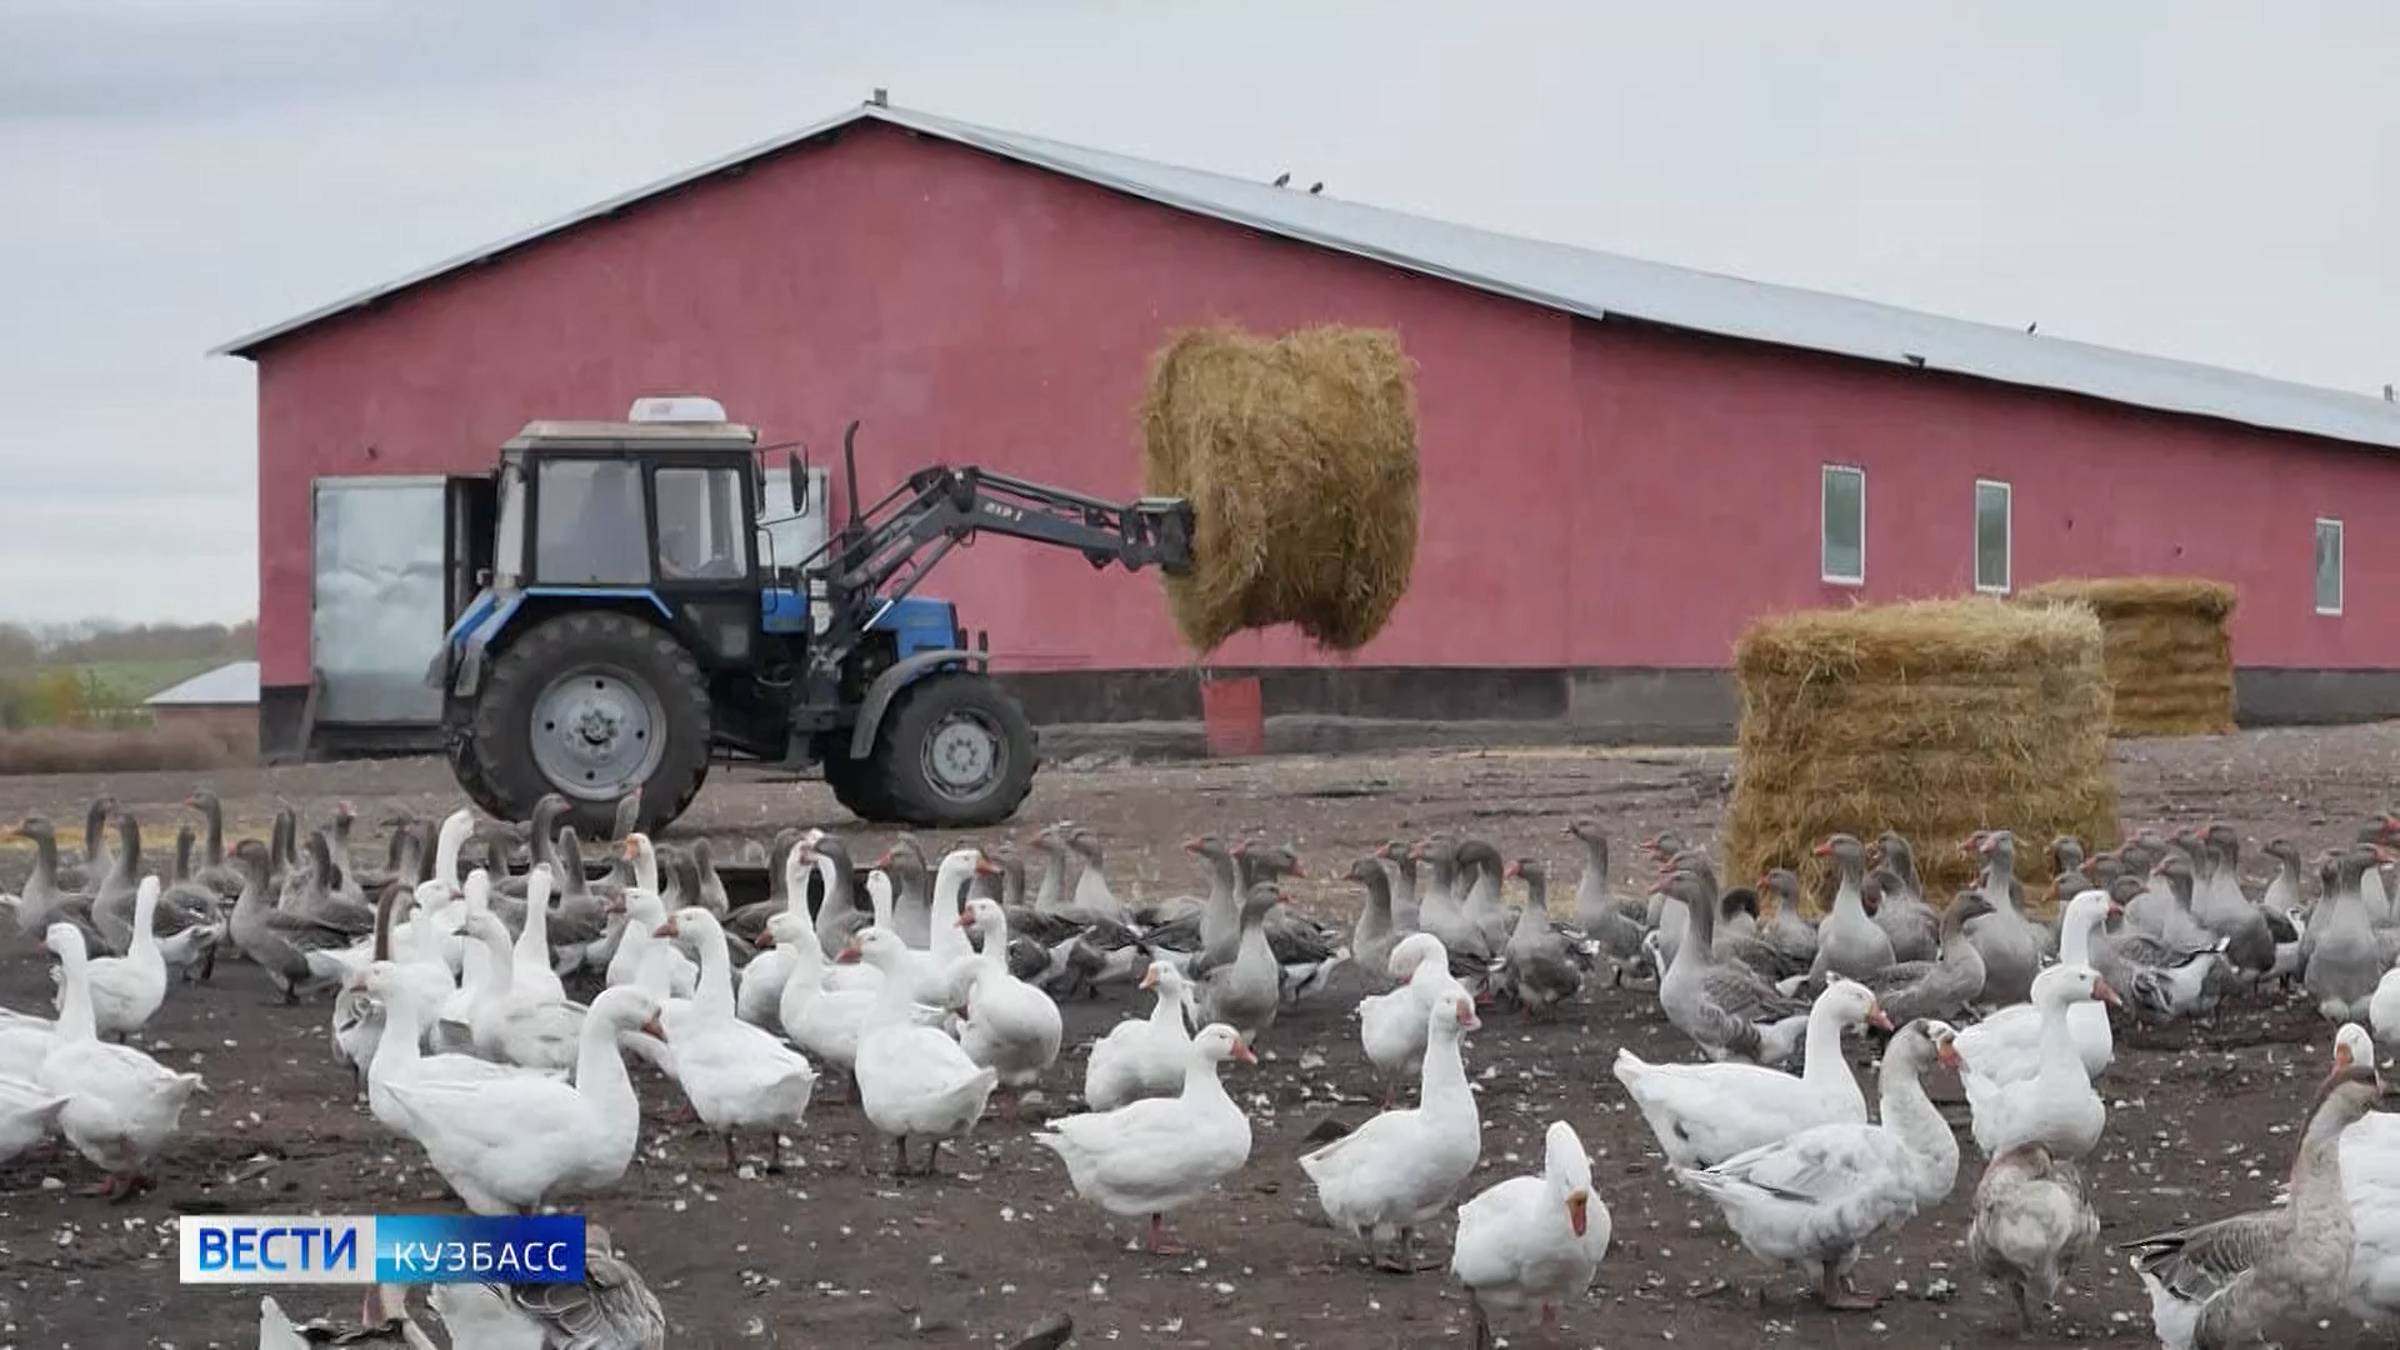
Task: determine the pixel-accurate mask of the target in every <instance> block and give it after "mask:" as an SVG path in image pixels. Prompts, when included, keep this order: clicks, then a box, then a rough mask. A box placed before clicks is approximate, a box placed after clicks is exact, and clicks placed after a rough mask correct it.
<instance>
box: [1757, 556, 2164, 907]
mask: <svg viewBox="0 0 2400 1350" xmlns="http://www.w3.org/2000/svg"><path fill="white" fill-rule="evenodd" d="M1734 667H1735V672H1736V674H1737V676H1738V677H1739V679H1740V681H1741V690H1742V719H1741V732H1740V738H1739V743H1740V750H1741V757H1740V763H1739V766H1738V769H1737V771H1736V775H1735V781H1734V790H1733V803H1732V806H1731V809H1730V810H1729V811H1728V813H1727V819H1726V856H1727V858H1728V860H1729V862H1730V865H1731V867H1732V872H1731V875H1733V876H1741V877H1746V876H1756V875H1758V874H1759V873H1760V872H1761V871H1763V870H1764V869H1766V868H1769V867H1778V866H1781V867H1791V868H1794V869H1795V870H1797V871H1799V873H1800V874H1801V877H1802V880H1803V882H1804V883H1805V887H1804V891H1803V893H1804V894H1814V893H1816V888H1817V883H1818V881H1819V880H1820V874H1821V871H1822V867H1821V864H1820V860H1819V859H1817V858H1816V857H1814V856H1813V855H1812V854H1811V852H1810V850H1811V849H1812V848H1813V847H1814V845H1815V844H1816V843H1817V842H1818V841H1819V840H1821V839H1823V838H1824V837H1825V836H1827V835H1829V834H1834V833H1848V834H1854V835H1857V836H1859V837H1860V838H1862V839H1869V840H1871V839H1873V838H1874V837H1875V836H1876V835H1878V834H1880V833H1881V832H1883V831H1884V830H1887V829H1892V830H1898V831H1899V832H1900V833H1902V834H1904V835H1906V836H1908V838H1909V839H1910V840H1912V841H1914V842H1915V843H1916V845H1917V858H1918V864H1919V870H1920V872H1921V873H1922V876H1923V879H1924V882H1925V887H1926V894H1927V897H1928V898H1929V899H1931V900H1932V901H1933V902H1934V903H1935V904H1937V905H1939V904H1942V903H1944V902H1946V901H1947V900H1948V898H1949V896H1950V895H1951V893H1952V892H1953V891H1954V890H1956V889H1957V888H1958V887H1960V886H1963V885H1965V884H1966V883H1967V882H1968V881H1969V880H1971V878H1972V873H1973V868H1972V866H1971V865H1970V864H1969V862H1968V860H1967V859H1966V858H1965V857H1964V856H1963V855H1962V854H1961V853H1960V852H1959V850H1958V848H1957V843H1958V841H1959V840H1961V839H1963V838H1965V837H1966V836H1967V835H1969V834H1971V833H1973V832H1974V831H1976V830H1979V829H2009V830H2014V831H2015V832H2016V833H2017V835H2018V837H2019V838H2020V839H2025V840H2038V841H2047V840H2048V839H2050V838H2051V837H2052V836H2053V835H2057V834H2062V833H2071V834H2076V835H2080V836H2081V837H2083V838H2085V839H2086V840H2093V841H2097V842H2098V844H2099V845H2100V846H2103V847H2105V846H2108V845H2110V844H2113V842H2114V840H2115V837H2116V819H2117V802H2116V784H2115V781H2114V779H2113V777H2112V776H2111V773H2110V768H2109V760H2108V734H2107V728H2108V723H2109V715H2110V707H2111V703H2110V695H2109V688H2108V683H2107V680H2106V677H2105V675H2104V673H2103V669H2102V664H2101V630H2100V621H2099V619H2098V618H2097V617H2096V616H2095V615H2094V614H2093V613H2092V612H2091V611H2090V610H2088V609H2084V608H2080V607H2074V606H2060V607H2053V606H2029V605H2011V604H2007V603H2004V602H2001V601H1997V600H1990V599H1982V598H1977V599H1972V600H1954V601H1925V602H1918V603H1913V604H1905V605H1887V606H1877V607H1871V608H1854V609H1841V610H1810V611H1805V612H1801V613H1796V614H1787V615H1782V616H1779V617H1776V618H1772V619H1766V620H1762V621H1761V622H1759V623H1757V624H1754V625H1752V626H1751V628H1750V630H1749V631H1748V632H1747V633H1745V634H1744V635H1743V636H1742V639H1741V642H1740V644H1739V645H1738V646H1737V647H1736V649H1735V657H1734ZM2018 857H2019V863H2020V869H2021V871H2022V878H2021V879H2023V880H2024V881H2025V882H2026V883H2027V891H2028V893H2029V894H2036V893H2039V890H2040V888H2041V884H2042V883H2043V882H2044V881H2046V880H2047V878H2043V877H2039V876H2037V875H2036V872H2037V871H2038V869H2039V867H2040V858H2041V850H2040V849H2039V848H2038V847H2032V848H2021V849H2020V850H2019V853H2018Z"/></svg>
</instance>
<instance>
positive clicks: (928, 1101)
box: [842, 928, 1000, 1175]
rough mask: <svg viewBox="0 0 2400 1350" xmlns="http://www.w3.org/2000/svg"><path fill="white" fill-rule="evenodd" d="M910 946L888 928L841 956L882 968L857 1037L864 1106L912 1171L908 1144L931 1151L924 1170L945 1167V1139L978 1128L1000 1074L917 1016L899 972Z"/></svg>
mask: <svg viewBox="0 0 2400 1350" xmlns="http://www.w3.org/2000/svg"><path fill="white" fill-rule="evenodd" d="M907 952H908V944H907V943H905V942H903V941H902V940H901V939H900V935H899V934H897V933H894V932H891V931H890V930H888V929H882V928H870V929H867V930H865V931H863V932H860V933H857V934H854V935H853V936H852V937H851V939H850V945H849V946H848V947H845V948H843V949H842V958H843V959H844V960H846V961H848V960H863V961H866V962H867V963H868V964H870V965H873V966H874V967H875V968H876V969H878V970H881V971H882V972H883V989H882V991H881V992H880V993H878V994H877V995H876V1002H875V1008H874V1011H873V1012H872V1013H871V1014H870V1015H869V1019H868V1023H867V1029H866V1031H865V1033H864V1034H862V1035H861V1036H860V1037H859V1040H858V1061H857V1064H856V1065H855V1066H854V1068H853V1070H852V1073H853V1076H854V1077H855V1078H856V1079H857V1080H858V1096H859V1104H860V1105H861V1106H862V1107H863V1108H864V1109H865V1111H866V1116H867V1119H868V1120H869V1121H870V1122H872V1123H873V1124H874V1126H875V1128H876V1129H877V1130H879V1131H881V1132H882V1133H883V1134H884V1135H885V1136H886V1137H888V1138H889V1139H890V1140H891V1141H892V1147H893V1150H894V1152H895V1155H896V1157H897V1160H898V1164H899V1165H898V1167H897V1168H896V1171H898V1172H899V1173H902V1174H905V1173H906V1172H907V1171H908V1141H909V1140H911V1139H921V1140H923V1141H925V1142H926V1143H927V1144H928V1145H930V1148H929V1149H928V1150H927V1153H926V1157H925V1172H926V1174H927V1175H931V1174H932V1173H933V1171H934V1169H935V1168H936V1167H937V1166H938V1165H939V1164H940V1161H941V1152H942V1141H943V1140H945V1139H956V1138H958V1137H960V1136H962V1135H964V1134H965V1133H966V1132H967V1131H968V1130H970V1129H972V1128H974V1125H975V1122H976V1121H977V1120H978V1119H980V1118H981V1117H982V1115H983V1108H984V1104H985V1103H986V1102H988V1101H990V1100H991V1096H992V1089H993V1088H994V1087H995V1086H997V1085H998V1083H999V1081H1000V1075H999V1073H998V1072H997V1071H995V1070H993V1069H988V1068H985V1067H983V1066H981V1065H979V1064H977V1063H976V1062H975V1061H974V1060H972V1059H969V1058H968V1057H967V1052H966V1051H964V1050H961V1049H959V1047H958V1042H956V1041H954V1040H951V1039H950V1038H949V1037H948V1036H945V1035H943V1034H942V1033H941V1032H939V1031H936V1030H934V1029H933V1028H931V1027H928V1026H924V1025H922V1024H920V1023H919V1022H918V1021H917V1018H916V1014H915V1004H914V1002H913V1000H912V999H911V998H910V990H909V987H908V984H907V982H906V981H905V980H903V979H901V978H900V971H901V968H902V964H903V962H904V960H905V957H906V953H907Z"/></svg>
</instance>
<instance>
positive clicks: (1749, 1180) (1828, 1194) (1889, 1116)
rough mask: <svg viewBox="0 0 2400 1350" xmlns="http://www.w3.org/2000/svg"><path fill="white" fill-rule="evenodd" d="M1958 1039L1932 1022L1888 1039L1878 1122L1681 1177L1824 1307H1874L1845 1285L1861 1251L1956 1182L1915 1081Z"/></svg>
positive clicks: (1949, 1150) (1949, 1055) (1931, 1109)
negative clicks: (1806, 1282) (1790, 1269)
mask: <svg viewBox="0 0 2400 1350" xmlns="http://www.w3.org/2000/svg"><path fill="white" fill-rule="evenodd" d="M1954 1037H1955V1033H1954V1032H1952V1030H1951V1029H1950V1027H1949V1026H1948V1025H1947V1024H1946V1023H1942V1022H1934V1021H1917V1022H1911V1023H1909V1024H1908V1025H1907V1026H1905V1027H1902V1028H1901V1029H1900V1033H1899V1034H1898V1035H1896V1036H1894V1037H1892V1043H1891V1044H1890V1045H1889V1046H1888V1047H1886V1048H1885V1050H1884V1053H1883V1070H1882V1074H1881V1077H1882V1093H1883V1122H1882V1123H1881V1124H1879V1125H1865V1124H1858V1123H1855V1122H1848V1121H1845V1122H1842V1123H1840V1124H1834V1125H1817V1126H1812V1127H1811V1128H1809V1129H1805V1130H1802V1131H1800V1132H1799V1133H1798V1134H1794V1135H1792V1136H1790V1137H1789V1138H1786V1139H1783V1140H1779V1141H1777V1142H1776V1143H1772V1144H1768V1145H1766V1146H1765V1147H1763V1148H1755V1149H1752V1150H1750V1151H1749V1152H1748V1153H1741V1154H1736V1155H1735V1156H1733V1157H1731V1158H1728V1159H1726V1160H1725V1161H1723V1162H1721V1163H1718V1164H1717V1165H1716V1166H1714V1167H1711V1168H1707V1169H1688V1168H1687V1169H1685V1170H1683V1171H1681V1172H1679V1173H1678V1174H1677V1175H1679V1176H1680V1177H1681V1178H1682V1179H1683V1182H1684V1184H1685V1185H1688V1186H1690V1187H1692V1188H1693V1189H1695V1190H1697V1191H1699V1192H1700V1193H1701V1194H1703V1195H1705V1196H1707V1197H1708V1198H1709V1199H1710V1200H1712V1201H1715V1202H1716V1205H1717V1208H1718V1209H1720V1210H1722V1211H1723V1212H1724V1215H1725V1221H1726V1223H1727V1224H1728V1225H1730V1226H1731V1227H1732V1229H1733V1231H1734V1233H1735V1235H1737V1236H1738V1237H1740V1238H1741V1240H1742V1245H1743V1246H1744V1247H1746V1248H1748V1249H1749V1250H1750V1252H1751V1254H1752V1255H1754V1256H1757V1257H1760V1258H1761V1259H1763V1260H1767V1261H1773V1262H1777V1263H1788V1264H1791V1265H1795V1266H1799V1267H1800V1268H1802V1269H1803V1270H1804V1271H1808V1272H1811V1273H1813V1274H1814V1275H1815V1276H1816V1279H1817V1296H1818V1298H1819V1299H1821V1300H1822V1301H1823V1302H1824V1304H1825V1306H1826V1307H1828V1308H1833V1309H1867V1308H1873V1307H1875V1306H1876V1305H1877V1300H1875V1299H1872V1298H1869V1297H1866V1296H1865V1295H1862V1294H1860V1293H1859V1292H1858V1291H1857V1289H1856V1287H1855V1286H1853V1285H1852V1284H1851V1281H1850V1268H1851V1266H1853V1265H1854V1264H1856V1263H1857V1261H1858V1249H1859V1247H1860V1246H1862V1245H1863V1244H1865V1243H1866V1242H1867V1241H1868V1240H1869V1239H1871V1238H1873V1237H1875V1236H1876V1235H1877V1234H1879V1233H1882V1232H1884V1231H1885V1230H1887V1229H1889V1228H1892V1227H1894V1226H1896V1225H1898V1224H1900V1223H1902V1222H1904V1221H1905V1220H1907V1219H1908V1218H1910V1217H1911V1216H1913V1215H1915V1214H1917V1213H1918V1212H1920V1211H1922V1210H1927V1209H1931V1208H1933V1207H1934V1206H1936V1205H1939V1204H1940V1203H1941V1202H1942V1200H1943V1199H1944V1198H1945V1197H1947V1196H1948V1195H1949V1194H1950V1188H1951V1186H1952V1185H1953V1184H1954V1183H1955V1182H1956V1181H1957V1179H1958V1140H1957V1138H1956V1137H1955V1136H1954V1135H1952V1134H1951V1133H1950V1126H1949V1123H1948V1122H1946V1121H1944V1120H1943V1119H1942V1113H1941V1111H1940V1110H1938V1109H1937V1108H1936V1107H1935V1106H1934V1104H1933V1103H1932V1101H1931V1100H1929V1099H1928V1098H1927V1097H1926V1096H1925V1087H1924V1084H1923V1083H1921V1082H1920V1081H1919V1079H1920V1078H1921V1077H1922V1076H1923V1074H1924V1073H1925V1071H1926V1069H1927V1068H1929V1067H1931V1066H1932V1064H1933V1063H1934V1062H1935V1061H1936V1060H1937V1059H1938V1060H1940V1061H1941V1062H1944V1063H1950V1062H1954V1061H1955V1059H1956V1053H1955V1052H1954V1051H1953V1050H1952V1048H1951V1046H1952V1042H1953V1039H1954Z"/></svg>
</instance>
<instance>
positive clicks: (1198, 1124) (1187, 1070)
mask: <svg viewBox="0 0 2400 1350" xmlns="http://www.w3.org/2000/svg"><path fill="white" fill-rule="evenodd" d="M1229 1059H1230V1060H1235V1061H1238V1062H1240V1063H1243V1064H1256V1063H1257V1062H1258V1058H1257V1056H1255V1055H1253V1054H1252V1053H1251V1052H1250V1047H1249V1046H1247V1045H1244V1044H1243V1043H1242V1038H1241V1035H1240V1033H1238V1032H1236V1031H1235V1030H1234V1029H1233V1028H1232V1027H1229V1026H1227V1025H1225V1024H1224V1023H1222V1022H1212V1023H1210V1024H1209V1025H1208V1026H1206V1027H1203V1028H1202V1029H1201V1031H1200V1034H1199V1035H1197V1036H1194V1037H1193V1038H1192V1041H1191V1044H1190V1046H1188V1047H1187V1048H1186V1050H1185V1052H1184V1064H1183V1091H1182V1092H1181V1093H1180V1094H1179V1095H1177V1096H1173V1097H1152V1098H1145V1099H1143V1100H1141V1101H1137V1102H1132V1103H1130V1104H1128V1105H1125V1106H1120V1107H1118V1108H1117V1109H1116V1110H1114V1111H1101V1112H1094V1113H1091V1114H1087V1115H1079V1116H1064V1117H1061V1118H1060V1119H1058V1120H1054V1121H1052V1122H1050V1127H1049V1128H1048V1129H1046V1130H1043V1131H1040V1132H1038V1133H1036V1134H1035V1135H1034V1136H1033V1141H1034V1142H1035V1143H1037V1144H1040V1145H1041V1146H1042V1147H1044V1148H1046V1149H1049V1150H1050V1151H1051V1152H1052V1153H1055V1154H1057V1155H1058V1157H1059V1161H1061V1162H1063V1163H1065V1164H1066V1165H1067V1176H1068V1178H1069V1180H1070V1181H1071V1182H1072V1183H1073V1184H1074V1187H1075V1193H1076V1194H1077V1195H1080V1196H1082V1197H1083V1198H1084V1199H1086V1200H1089V1201H1091V1202H1093V1203H1094V1204H1097V1205H1098V1206H1100V1207H1101V1208H1102V1209H1104V1210H1107V1211H1108V1212H1109V1213H1111V1214H1117V1215H1123V1216H1125V1217H1128V1218H1134V1217H1140V1216H1143V1215H1147V1216H1149V1219H1150V1235H1149V1248H1150V1250H1151V1251H1153V1252H1156V1253H1159V1254H1161V1255H1172V1254H1174V1253H1176V1252H1178V1251H1180V1250H1181V1249H1180V1248H1178V1247H1177V1246H1175V1245H1174V1244H1173V1243H1171V1242H1170V1241H1169V1240H1168V1239H1167V1235H1166V1216H1167V1214H1168V1213H1169V1212H1170V1211H1172V1210H1175V1209H1179V1208H1181V1207H1183V1206H1184V1205H1187V1204H1190V1203H1191V1202H1192V1201H1194V1200H1197V1199H1199V1198H1200V1197H1201V1196H1202V1195H1205V1194H1207V1193H1208V1191H1210V1190H1211V1189H1213V1188H1214V1187H1215V1186H1216V1185H1217V1183H1218V1182H1220V1181H1223V1180H1224V1179H1225V1178H1226V1177H1229V1176H1231V1175H1233V1174H1234V1173H1235V1172H1237V1171H1239V1170H1241V1167H1242V1165H1243V1164H1244V1163H1246V1162H1248V1161H1249V1160H1250V1120H1249V1118H1248V1117H1247V1116H1245V1115H1243V1114H1242V1108H1241V1107H1240V1106H1239V1105H1237V1104H1236V1103H1235V1102H1234V1100H1233V1098H1232V1097H1231V1096H1229V1095H1227V1094H1226V1091H1225V1086H1224V1084H1223V1083H1221V1082H1219V1081H1218V1080H1217V1071H1218V1069H1219V1067H1220V1066H1222V1065H1223V1064H1224V1062H1225V1061H1226V1060H1229Z"/></svg>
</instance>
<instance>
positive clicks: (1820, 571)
mask: <svg viewBox="0 0 2400 1350" xmlns="http://www.w3.org/2000/svg"><path fill="white" fill-rule="evenodd" d="M1837 473H1847V474H1856V475H1857V476H1858V575H1857V576H1854V577H1845V576H1836V575H1835V574H1834V573H1832V572H1831V571H1829V570H1827V568H1826V566H1825V504H1826V502H1825V498H1826V492H1825V488H1826V485H1827V483H1828V482H1830V481H1831V479H1832V477H1833V475H1835V474H1837ZM1817 580H1819V581H1821V582H1823V583H1825V584H1826V585H1828V586H1864V585H1866V584H1867V471H1866V470H1865V469H1864V468H1862V467H1860V466H1859V465H1856V464H1820V465H1818V466H1817Z"/></svg>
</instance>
